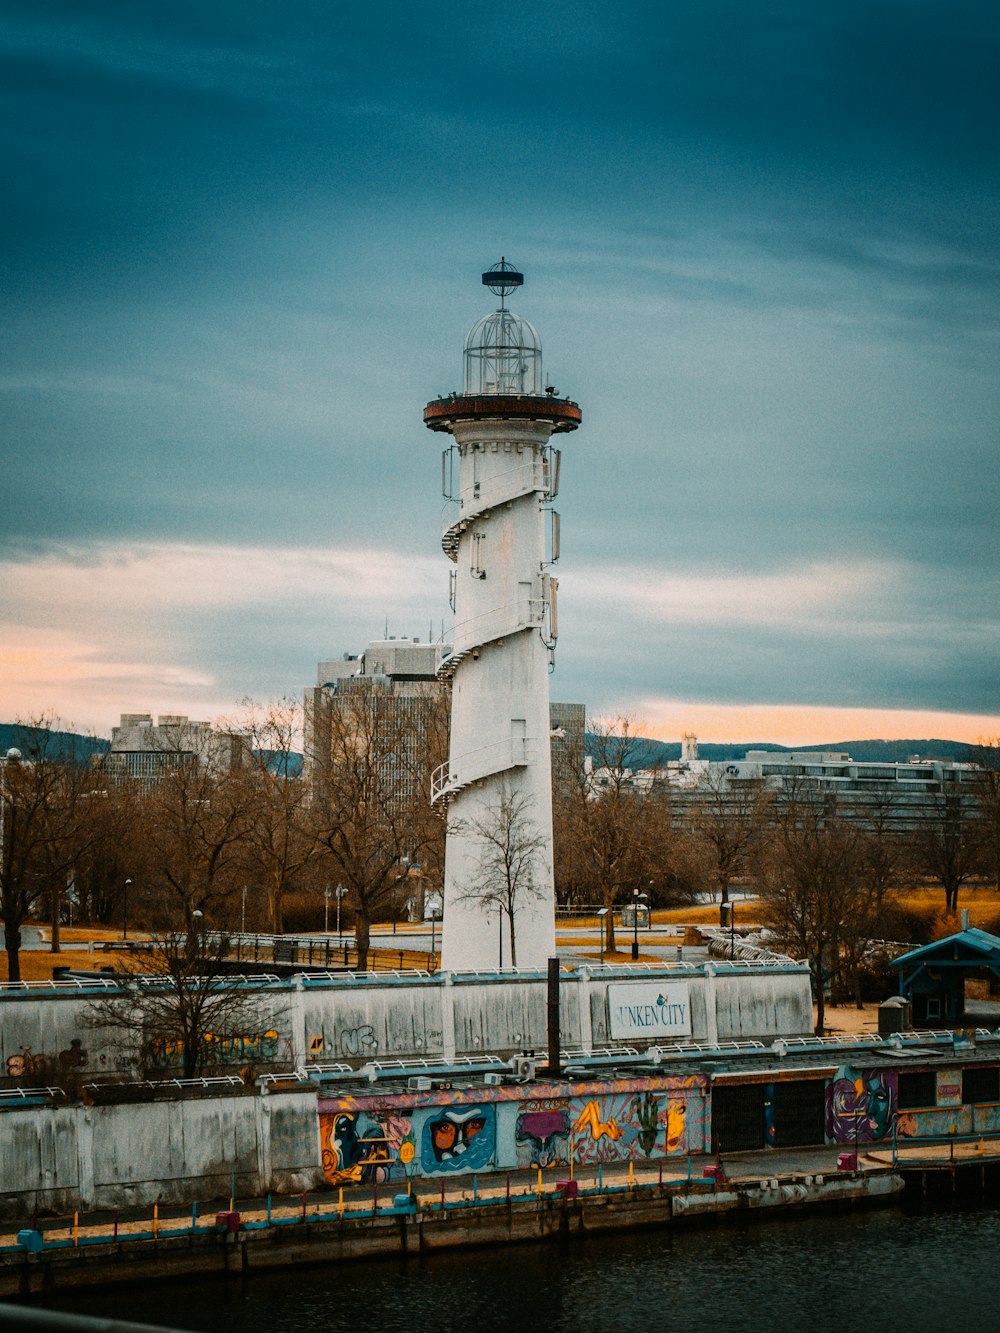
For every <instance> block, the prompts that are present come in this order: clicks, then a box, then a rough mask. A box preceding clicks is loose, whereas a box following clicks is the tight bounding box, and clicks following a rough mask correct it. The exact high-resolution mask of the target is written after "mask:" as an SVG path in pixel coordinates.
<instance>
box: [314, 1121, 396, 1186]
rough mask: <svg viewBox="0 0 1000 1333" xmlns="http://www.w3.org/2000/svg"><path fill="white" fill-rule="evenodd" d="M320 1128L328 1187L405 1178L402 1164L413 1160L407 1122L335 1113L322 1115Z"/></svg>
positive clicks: (324, 1172) (376, 1182)
mask: <svg viewBox="0 0 1000 1333" xmlns="http://www.w3.org/2000/svg"><path fill="white" fill-rule="evenodd" d="M319 1126H320V1129H319V1132H320V1146H321V1148H322V1154H323V1158H322V1160H323V1174H324V1176H325V1177H326V1179H327V1181H328V1182H329V1183H330V1184H331V1185H344V1184H357V1185H372V1184H376V1185H381V1184H384V1183H385V1182H386V1181H391V1180H402V1179H405V1177H406V1170H405V1162H406V1161H407V1160H409V1161H412V1160H413V1142H412V1139H411V1138H409V1135H410V1122H409V1120H407V1119H405V1118H403V1117H401V1116H379V1115H377V1114H375V1115H369V1114H368V1113H367V1112H364V1111H361V1112H350V1111H334V1112H332V1113H330V1114H321V1115H320V1118H319ZM405 1149H409V1151H408V1152H406V1151H404V1150H405Z"/></svg>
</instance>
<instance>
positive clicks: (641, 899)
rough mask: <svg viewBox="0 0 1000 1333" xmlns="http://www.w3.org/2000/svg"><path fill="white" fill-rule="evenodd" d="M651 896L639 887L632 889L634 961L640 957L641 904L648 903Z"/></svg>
mask: <svg viewBox="0 0 1000 1333" xmlns="http://www.w3.org/2000/svg"><path fill="white" fill-rule="evenodd" d="M648 902H649V898H648V897H647V895H646V894H645V893H640V892H639V890H638V889H633V890H632V962H633V963H634V962H636V961H637V959H638V957H639V904H640V903H648Z"/></svg>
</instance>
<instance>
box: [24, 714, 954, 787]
mask: <svg viewBox="0 0 1000 1333" xmlns="http://www.w3.org/2000/svg"><path fill="white" fill-rule="evenodd" d="M32 731H33V729H32V728H31V727H22V726H18V725H16V724H14V723H11V722H0V755H3V754H6V753H7V751H8V749H10V747H11V746H12V745H13V746H16V747H17V748H18V749H20V750H24V752H25V753H26V754H27V753H28V752H29V751H30V750H31V748H32ZM52 735H53V741H52V748H51V749H50V751H49V753H50V754H53V755H58V756H59V757H62V756H64V755H73V756H75V757H76V758H77V759H79V760H81V761H82V762H84V763H89V762H90V758H91V756H92V755H95V754H105V753H106V752H107V751H108V750H109V749H110V748H111V742H110V741H108V740H105V739H104V738H103V737H100V736H83V735H80V734H79V733H77V732H74V731H56V732H53V733H52ZM591 739H592V738H591V737H590V736H589V735H588V736H587V749H588V752H589V753H591V754H592V753H593V746H592V744H591ZM636 746H637V750H638V755H639V756H640V758H639V762H638V763H637V765H636V767H638V768H651V767H653V766H654V765H656V764H664V763H666V762H667V760H669V759H679V758H680V757H681V743H680V741H657V740H653V739H652V738H650V737H645V736H637V737H636ZM975 749H976V747H975V746H974V745H967V744H966V743H965V742H964V741H948V740H937V739H933V740H926V739H925V740H902V741H882V740H867V741H829V742H826V743H824V744H823V745H775V744H774V742H773V741H733V742H731V743H729V744H725V745H711V744H708V743H706V744H704V745H699V746H698V754H699V756H700V757H701V758H702V759H712V760H717V761H721V760H726V759H742V758H743V756H744V755H745V754H746V752H747V751H748V750H770V751H772V752H773V753H775V754H788V753H789V752H790V751H792V750H797V751H809V752H815V751H817V750H835V751H838V752H840V753H842V754H849V755H850V756H851V758H852V759H856V760H857V761H858V762H859V763H862V764H873V763H905V761H906V760H907V759H911V758H912V757H913V756H914V755H917V754H918V755H921V756H923V757H924V758H926V759H957V760H960V761H961V760H968V759H969V758H970V757H972V756H973V754H974V751H975ZM281 762H282V761H281V760H280V759H279V758H278V757H277V756H272V758H271V760H270V762H269V767H271V768H272V769H273V770H275V771H278V770H279V769H280V766H281ZM288 771H289V775H290V776H291V777H298V776H299V775H300V773H301V772H302V756H301V755H299V754H293V755H290V756H289V760H288Z"/></svg>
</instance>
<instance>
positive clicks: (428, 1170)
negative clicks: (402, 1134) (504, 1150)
mask: <svg viewBox="0 0 1000 1333" xmlns="http://www.w3.org/2000/svg"><path fill="white" fill-rule="evenodd" d="M496 1137H497V1136H496V1108H495V1107H493V1106H487V1105H483V1104H475V1105H472V1106H443V1107H440V1108H436V1109H435V1110H433V1111H431V1112H430V1113H429V1114H427V1115H426V1116H425V1118H424V1125H423V1132H422V1135H421V1140H420V1166H421V1169H422V1170H423V1172H424V1174H425V1175H442V1174H444V1173H451V1172H458V1171H482V1170H483V1169H484V1168H485V1167H487V1166H489V1165H491V1164H492V1162H493V1156H494V1153H495V1150H496Z"/></svg>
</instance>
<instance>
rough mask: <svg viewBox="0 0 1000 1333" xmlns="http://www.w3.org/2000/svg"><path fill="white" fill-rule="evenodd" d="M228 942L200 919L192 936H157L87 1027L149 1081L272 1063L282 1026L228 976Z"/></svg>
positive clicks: (94, 1006) (130, 963) (92, 1010)
mask: <svg viewBox="0 0 1000 1333" xmlns="http://www.w3.org/2000/svg"><path fill="white" fill-rule="evenodd" d="M228 953H229V939H228V937H227V936H226V935H225V934H224V933H221V932H215V931H208V930H205V929H204V928H203V925H202V922H201V920H200V919H199V918H197V917H196V918H195V920H194V922H193V925H192V928H191V929H190V930H188V931H186V932H180V933H173V934H162V935H158V936H155V937H154V938H153V939H152V941H151V942H150V944H149V946H148V947H147V948H146V949H144V951H143V952H142V954H141V955H140V956H138V957H135V958H132V959H129V960H127V963H126V969H125V970H124V971H123V972H122V973H120V974H119V976H118V977H117V982H118V991H117V993H116V994H109V995H106V996H102V997H101V998H100V999H97V1000H94V1001H93V1002H92V1003H91V1005H90V1006H89V1009H88V1014H87V1017H88V1022H89V1023H90V1025H91V1026H94V1027H100V1028H101V1029H103V1030H104V1031H105V1032H109V1033H110V1034H112V1037H111V1039H112V1043H113V1044H114V1045H117V1047H118V1049H119V1051H120V1052H121V1053H122V1055H123V1056H124V1061H123V1063H124V1062H132V1061H133V1060H135V1059H138V1063H139V1065H140V1067H141V1070H142V1072H143V1073H145V1074H149V1073H151V1072H152V1071H153V1070H154V1069H163V1068H169V1069H172V1068H176V1067H179V1068H180V1070H181V1074H182V1077H184V1078H193V1077H195V1076H196V1075H198V1074H202V1073H204V1072H205V1071H206V1070H207V1069H209V1068H211V1066H212V1065H214V1064H215V1063H217V1062H218V1061H219V1060H220V1058H223V1057H225V1062H226V1063H229V1064H237V1065H242V1066H251V1067H252V1066H254V1065H257V1064H260V1063H266V1064H273V1063H274V1062H275V1060H276V1058H277V1055H278V1049H277V1041H276V1033H275V1025H276V1024H277V1023H279V1022H280V1021H281V1018H280V1015H279V1014H276V1013H275V1011H274V1009H273V1006H272V1001H273V996H271V995H269V996H268V1008H267V1010H266V1012H265V1010H264V1008H263V1006H262V1005H261V1003H260V1000H259V999H258V998H257V997H256V995H255V992H254V991H253V990H252V989H251V988H249V986H248V985H247V983H245V982H242V981H241V980H240V979H239V978H237V977H232V976H230V975H227V972H226V966H225V960H226V958H227V955H228Z"/></svg>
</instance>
